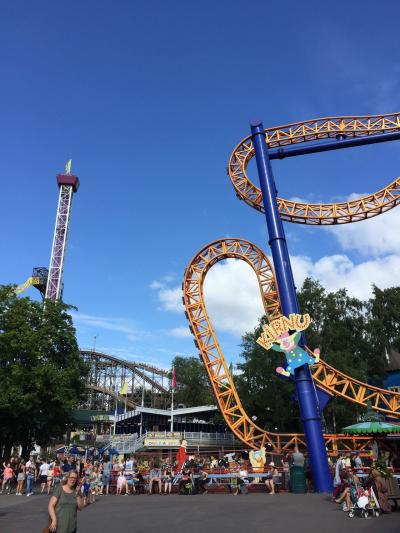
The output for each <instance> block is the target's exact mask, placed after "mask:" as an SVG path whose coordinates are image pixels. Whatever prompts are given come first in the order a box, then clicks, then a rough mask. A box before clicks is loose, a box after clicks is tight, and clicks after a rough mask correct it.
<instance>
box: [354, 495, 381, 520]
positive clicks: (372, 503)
mask: <svg viewBox="0 0 400 533" xmlns="http://www.w3.org/2000/svg"><path fill="white" fill-rule="evenodd" d="M355 499H356V501H355V503H352V504H351V507H350V509H349V517H350V518H354V517H355V516H359V517H360V518H369V517H370V516H376V517H377V516H379V515H380V507H379V502H378V498H377V497H376V495H375V492H374V490H373V488H372V487H371V488H369V489H368V490H367V489H363V488H359V489H358V490H357V495H356V496H355Z"/></svg>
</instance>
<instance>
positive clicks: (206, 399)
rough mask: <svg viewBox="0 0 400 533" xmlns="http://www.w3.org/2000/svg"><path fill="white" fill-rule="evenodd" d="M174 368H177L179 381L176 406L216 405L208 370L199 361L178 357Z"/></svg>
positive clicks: (173, 363) (173, 364) (174, 361)
mask: <svg viewBox="0 0 400 533" xmlns="http://www.w3.org/2000/svg"><path fill="white" fill-rule="evenodd" d="M172 366H173V367H174V368H175V372H176V380H177V387H176V390H175V395H174V396H175V404H176V405H177V404H184V405H186V406H190V407H195V406H197V405H214V404H215V399H214V396H213V393H212V391H211V387H210V383H209V381H208V376H207V373H206V370H205V368H204V365H203V363H202V362H201V361H200V360H199V359H197V358H196V357H181V356H177V357H175V358H174V360H173V362H172Z"/></svg>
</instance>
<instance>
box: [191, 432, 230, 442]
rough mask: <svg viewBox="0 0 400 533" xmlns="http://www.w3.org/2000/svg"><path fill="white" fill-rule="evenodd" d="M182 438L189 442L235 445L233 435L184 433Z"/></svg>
mask: <svg viewBox="0 0 400 533" xmlns="http://www.w3.org/2000/svg"><path fill="white" fill-rule="evenodd" d="M182 438H183V439H185V440H187V441H196V442H199V441H200V442H204V441H207V442H214V443H226V442H229V443H233V442H235V436H234V435H233V434H232V433H204V432H203V431H184V432H183V434H182Z"/></svg>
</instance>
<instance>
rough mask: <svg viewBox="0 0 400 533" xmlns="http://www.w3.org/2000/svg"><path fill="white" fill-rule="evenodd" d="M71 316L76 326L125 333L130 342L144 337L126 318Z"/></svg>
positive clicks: (74, 314) (78, 314)
mask: <svg viewBox="0 0 400 533" xmlns="http://www.w3.org/2000/svg"><path fill="white" fill-rule="evenodd" d="M71 316H72V318H73V321H74V323H75V325H77V326H87V327H90V328H92V329H105V330H107V331H116V332H119V333H125V334H126V335H127V337H128V339H129V340H130V341H134V340H137V339H140V338H142V337H143V336H144V335H145V332H144V331H142V330H139V329H136V328H135V327H134V325H133V324H132V322H131V321H129V320H128V319H126V318H118V317H98V316H94V315H85V314H82V313H74V312H72V313H71Z"/></svg>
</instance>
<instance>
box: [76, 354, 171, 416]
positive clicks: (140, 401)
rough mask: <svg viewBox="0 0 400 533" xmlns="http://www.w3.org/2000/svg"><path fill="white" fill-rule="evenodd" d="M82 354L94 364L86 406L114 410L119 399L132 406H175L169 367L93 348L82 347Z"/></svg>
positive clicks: (163, 407)
mask: <svg viewBox="0 0 400 533" xmlns="http://www.w3.org/2000/svg"><path fill="white" fill-rule="evenodd" d="M81 355H82V357H83V359H84V360H85V362H86V363H88V364H89V367H90V370H89V376H88V380H87V384H86V388H87V389H88V394H87V400H86V402H85V404H84V405H83V406H82V407H83V408H85V409H96V410H102V411H110V410H113V409H114V408H115V400H116V399H117V400H118V402H120V403H121V405H124V404H125V403H126V406H127V408H129V409H134V408H135V406H137V405H141V406H144V407H155V408H159V409H166V408H167V407H169V406H170V405H171V392H170V375H169V372H168V371H167V370H163V369H161V368H157V367H155V366H152V365H148V364H145V363H137V362H133V361H125V360H123V359H119V358H117V357H114V356H112V355H108V354H104V353H101V352H96V351H93V350H81ZM123 385H125V386H126V387H127V394H126V395H124V394H121V392H120V391H121V389H122V386H123Z"/></svg>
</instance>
